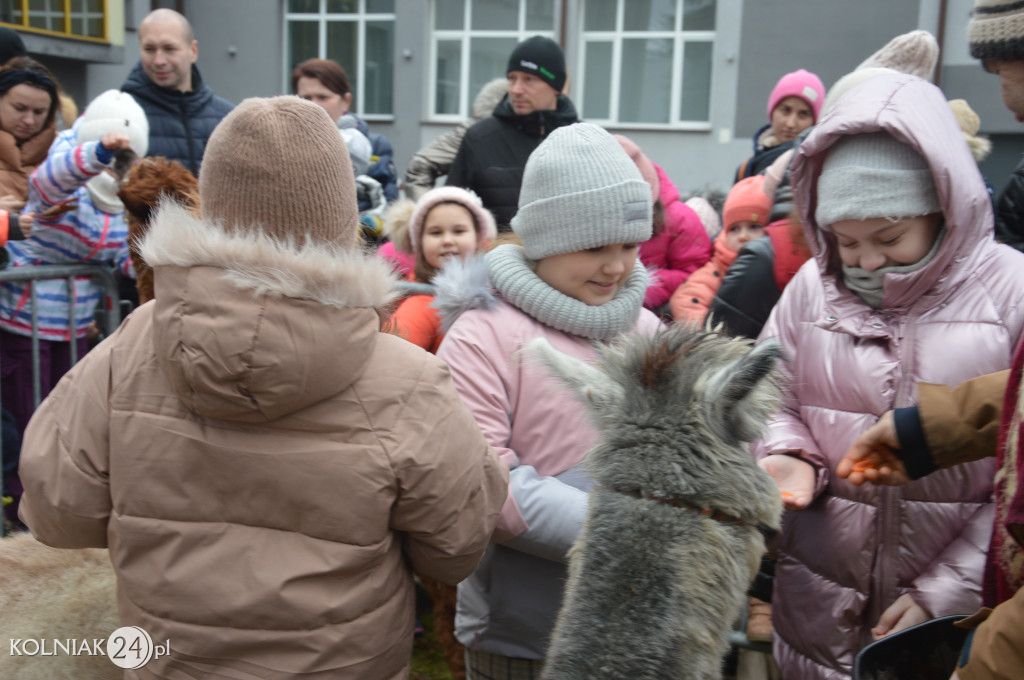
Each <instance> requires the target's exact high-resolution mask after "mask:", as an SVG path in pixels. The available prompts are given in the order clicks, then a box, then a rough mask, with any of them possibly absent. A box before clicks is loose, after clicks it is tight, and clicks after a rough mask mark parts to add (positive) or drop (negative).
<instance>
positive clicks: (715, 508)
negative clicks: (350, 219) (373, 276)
mask: <svg viewBox="0 0 1024 680" xmlns="http://www.w3.org/2000/svg"><path fill="white" fill-rule="evenodd" d="M530 351H532V352H533V353H535V354H536V355H537V356H539V357H540V359H541V361H542V362H543V363H544V364H545V365H546V366H547V367H548V368H550V369H551V370H552V371H553V372H554V373H555V374H556V375H558V376H559V378H560V379H561V381H562V382H564V383H565V384H566V385H567V386H569V387H570V388H571V390H572V391H573V392H575V393H576V395H577V397H578V398H579V399H580V400H581V401H582V402H583V403H584V404H585V405H586V407H587V410H588V411H589V413H590V415H591V417H592V419H593V420H594V421H595V422H596V424H597V426H598V428H599V430H600V435H601V440H600V443H599V445H598V446H597V447H595V448H594V449H593V450H592V451H590V452H589V453H588V454H587V457H586V459H585V461H586V465H587V468H588V469H589V470H590V472H591V474H592V475H593V476H594V480H595V482H596V483H597V486H596V487H595V489H594V491H593V492H592V493H591V494H590V501H589V506H588V511H587V517H586V520H585V521H584V525H583V530H582V532H581V534H580V537H579V539H578V540H577V541H576V544H575V545H574V546H573V548H572V550H571V551H570V556H569V580H568V582H567V584H566V590H565V600H564V603H563V606H562V610H561V611H560V613H559V616H558V620H557V623H556V625H555V629H554V632H553V633H552V640H551V645H550V647H549V649H548V654H547V658H546V660H545V665H544V675H543V677H544V678H546V679H549V680H556V679H557V680H568V679H577V678H578V679H580V680H583V679H587V680H595V679H598V680H599V679H608V680H612V679H615V680H622V678H629V680H654V679H655V678H659V679H660V678H673V679H675V680H688V679H693V680H697V679H699V680H713V679H715V678H720V677H721V661H722V656H723V655H724V654H725V652H726V651H727V649H728V646H729V641H728V639H729V633H730V630H731V627H732V625H733V623H734V622H735V621H736V620H737V618H738V616H739V614H740V611H741V608H742V606H743V604H744V602H746V591H747V588H748V586H749V585H750V582H751V579H752V578H753V576H754V574H755V573H756V571H757V566H758V563H759V560H760V558H761V555H762V554H763V553H764V550H765V542H764V537H763V535H762V531H775V530H778V528H779V521H780V516H781V513H782V500H781V497H780V495H779V492H778V490H777V488H776V486H775V483H774V482H773V481H772V480H771V478H769V477H768V475H767V474H766V473H764V472H763V471H762V470H761V469H760V468H759V467H758V466H757V464H756V463H755V461H754V459H753V457H752V456H751V455H750V452H749V450H748V446H747V443H748V442H749V441H751V440H752V439H754V438H756V437H757V436H758V435H759V434H760V432H761V429H762V428H763V426H764V424H765V423H766V422H767V419H768V417H769V416H770V415H771V414H772V413H773V412H774V411H775V410H776V407H777V406H778V404H779V402H780V396H781V392H780V387H779V384H778V380H777V373H776V364H777V361H778V359H779V358H780V354H781V353H780V350H779V346H778V344H776V343H774V342H773V341H769V342H765V343H762V344H761V345H759V346H757V347H756V348H754V349H750V343H749V341H745V340H739V339H733V338H729V337H726V336H725V335H722V334H719V333H716V332H713V331H705V330H701V329H699V328H697V327H696V326H692V325H678V326H673V327H672V328H670V329H668V330H666V331H662V332H660V333H659V334H657V335H656V336H654V337H649V336H643V335H640V334H632V335H629V336H627V337H625V338H624V339H623V340H622V341H621V345H618V346H604V347H602V348H601V349H600V355H599V360H598V362H597V364H596V365H590V364H587V363H586V362H583V361H580V360H578V359H574V358H571V357H568V356H565V355H563V354H561V353H559V352H557V351H556V350H555V349H554V348H552V347H551V346H550V345H549V344H548V343H547V342H546V341H544V340H537V341H534V342H533V343H531V345H530Z"/></svg>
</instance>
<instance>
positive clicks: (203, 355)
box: [139, 202, 395, 422]
mask: <svg viewBox="0 0 1024 680" xmlns="http://www.w3.org/2000/svg"><path fill="white" fill-rule="evenodd" d="M139 250H140V252H141V254H142V256H143V258H145V260H146V261H147V263H149V265H150V266H151V267H153V270H154V280H155V289H156V300H154V302H153V304H154V305H155V307H154V312H153V325H154V345H155V350H156V354H157V359H158V361H159V362H160V367H161V369H162V371H163V373H164V374H165V375H166V376H167V378H168V380H170V382H171V384H172V385H173V387H174V389H175V392H176V393H177V394H178V396H179V397H180V398H181V399H182V400H183V401H184V402H185V403H186V404H187V405H188V407H189V408H190V409H192V410H193V411H195V412H196V413H199V414H201V415H204V416H208V417H213V418H222V419H228V420H239V421H244V422H262V421H268V420H273V419H275V418H279V417H281V416H283V415H286V414H288V413H291V412H294V411H297V410H299V409H301V408H304V407H306V406H309V405H311V404H314V403H317V402H320V401H322V400H323V399H325V398H327V397H329V396H331V395H333V394H337V393H338V392H341V391H342V390H344V389H345V388H346V387H348V386H349V385H350V384H351V383H352V382H353V381H355V380H356V379H357V378H358V377H359V376H360V375H361V372H362V370H363V367H364V366H365V365H366V364H367V358H368V357H369V355H370V354H371V353H372V352H373V351H374V349H375V347H376V342H377V339H378V333H379V317H378V315H377V311H376V310H377V308H379V307H382V306H384V305H386V304H388V303H389V302H390V301H391V300H392V299H393V298H394V296H395V292H394V283H395V275H394V274H393V273H392V271H391V268H390V266H389V265H388V264H387V262H385V261H384V260H383V259H380V258H375V257H372V256H368V255H366V254H364V253H362V252H361V251H359V250H357V249H341V248H332V247H329V246H325V245H318V244H306V245H303V246H299V245H296V244H294V243H281V242H278V241H275V240H273V239H271V238H268V237H266V236H264V235H261V234H259V233H249V234H244V235H241V234H236V233H232V232H229V231H226V230H225V229H223V228H222V227H220V226H219V225H215V224H212V223H210V222H206V221H203V220H201V219H198V218H196V217H194V216H192V215H191V214H189V213H188V212H187V211H186V210H185V209H184V208H183V207H181V206H179V205H177V204H175V203H172V202H165V203H163V204H161V206H160V208H159V210H158V212H157V215H156V217H155V218H154V220H153V224H152V226H151V228H150V230H149V232H148V233H147V235H146V237H145V238H144V239H143V241H142V243H141V245H140V248H139Z"/></svg>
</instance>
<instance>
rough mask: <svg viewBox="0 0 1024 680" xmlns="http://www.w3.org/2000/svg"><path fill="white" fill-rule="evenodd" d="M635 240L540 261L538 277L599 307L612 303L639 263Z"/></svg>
mask: <svg viewBox="0 0 1024 680" xmlns="http://www.w3.org/2000/svg"><path fill="white" fill-rule="evenodd" d="M639 252H640V248H639V246H638V245H637V244H636V243H616V244H613V245H608V246H600V247H598V248H591V249H589V250H578V251H576V252H575V253H564V254H562V255H549V256H548V257H545V258H542V259H540V260H538V261H537V276H539V277H540V279H541V280H542V281H544V282H545V283H547V284H548V285H549V286H551V287H552V288H554V289H555V290H557V291H559V292H560V293H563V294H565V295H568V296H569V297H571V298H576V299H577V300H579V301H581V302H585V303H587V304H588V305H591V306H592V307H597V306H600V305H603V304H605V303H606V302H611V301H612V299H613V298H614V297H615V294H616V293H618V292H619V288H622V284H624V283H625V282H626V279H627V278H628V277H629V275H630V273H631V272H632V271H633V267H634V265H636V258H637V255H638V254H639Z"/></svg>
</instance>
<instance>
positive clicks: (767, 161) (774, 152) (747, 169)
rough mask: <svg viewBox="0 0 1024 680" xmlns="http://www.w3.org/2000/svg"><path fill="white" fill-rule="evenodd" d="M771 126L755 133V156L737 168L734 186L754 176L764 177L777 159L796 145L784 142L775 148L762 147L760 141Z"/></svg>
mask: <svg viewBox="0 0 1024 680" xmlns="http://www.w3.org/2000/svg"><path fill="white" fill-rule="evenodd" d="M770 127H771V125H765V126H764V127H762V128H761V129H760V130H758V131H757V132H755V133H754V155H753V156H751V157H750V158H748V159H747V160H746V161H744V162H743V164H742V165H740V167H738V168H736V176H735V177H734V178H733V184H735V183H736V182H739V181H740V180H741V179H746V178H747V177H753V176H754V175H763V174H764V173H765V170H767V169H768V168H769V167H770V166H771V164H772V163H774V162H775V159H776V158H778V157H779V156H781V155H782V154H783V153H785V152H786V151H789V150H790V149H792V148H793V146H794V145H795V142H782V143H781V144H776V145H775V146H767V147H766V146H762V145H761V142H760V139H761V135H763V134H764V133H765V132H766V131H767V130H768V128H770Z"/></svg>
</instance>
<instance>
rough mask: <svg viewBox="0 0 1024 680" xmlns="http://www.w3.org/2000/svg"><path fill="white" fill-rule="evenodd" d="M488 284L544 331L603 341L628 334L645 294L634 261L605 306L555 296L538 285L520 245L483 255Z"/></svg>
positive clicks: (644, 278)
mask: <svg viewBox="0 0 1024 680" xmlns="http://www.w3.org/2000/svg"><path fill="white" fill-rule="evenodd" d="M487 264H488V265H489V267H490V271H491V282H492V283H493V284H494V287H495V288H496V289H497V290H498V292H499V293H501V296H502V297H503V298H505V300H506V301H507V302H508V303H509V304H511V305H512V306H514V307H516V308H518V309H519V310H521V311H522V312H524V313H525V314H527V315H528V316H531V317H533V318H534V319H536V320H537V321H540V322H541V323H542V324H544V325H545V326H550V327H551V328H554V329H556V330H560V331H564V332H566V333H571V334H573V335H579V336H582V337H585V338H590V339H591V340H600V341H603V342H607V341H609V340H611V339H612V338H614V337H615V336H617V335H619V334H620V333H623V332H625V331H628V330H630V329H632V328H633V327H634V326H635V325H636V322H637V319H639V318H640V310H641V309H642V308H643V304H644V294H645V293H646V292H647V270H646V269H645V268H644V266H643V264H642V263H641V262H640V261H639V260H637V263H636V266H635V267H633V271H632V273H630V275H629V277H628V278H627V279H626V282H625V283H624V284H623V285H622V288H620V289H619V291H618V292H617V293H616V294H615V297H614V298H612V300H611V301H609V302H606V303H605V304H603V305H598V306H596V307H595V306H592V305H588V304H587V303H585V302H582V301H580V300H577V299H576V298H572V297H569V296H568V295H565V294H564V293H561V292H559V291H557V290H555V289H554V288H552V287H551V286H549V285H548V284H547V283H545V282H544V281H542V280H541V278H540V277H539V276H537V273H536V272H535V271H534V269H533V267H532V266H531V262H530V260H528V259H527V258H526V255H525V254H524V253H523V249H522V247H521V246H517V245H513V244H505V245H501V246H498V247H497V248H495V249H494V250H492V251H491V252H489V253H488V254H487Z"/></svg>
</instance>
